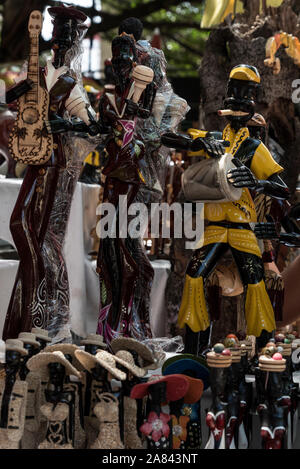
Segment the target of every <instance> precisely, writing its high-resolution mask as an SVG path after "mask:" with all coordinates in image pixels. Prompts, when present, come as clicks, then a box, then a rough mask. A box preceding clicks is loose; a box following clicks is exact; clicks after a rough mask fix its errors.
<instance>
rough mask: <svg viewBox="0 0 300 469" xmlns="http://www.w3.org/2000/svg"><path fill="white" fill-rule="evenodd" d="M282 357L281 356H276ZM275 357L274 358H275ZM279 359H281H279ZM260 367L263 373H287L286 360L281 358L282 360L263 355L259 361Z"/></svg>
mask: <svg viewBox="0 0 300 469" xmlns="http://www.w3.org/2000/svg"><path fill="white" fill-rule="evenodd" d="M275 355H281V354H279V353H278V354H275ZM275 355H273V356H275ZM278 358H279V357H278ZM258 366H259V368H260V369H261V370H262V371H273V372H277V373H279V372H282V371H285V367H286V360H285V359H284V358H282V357H281V359H276V358H275V359H274V358H273V357H270V356H266V355H261V356H260V357H259V360H258Z"/></svg>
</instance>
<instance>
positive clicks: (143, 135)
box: [136, 41, 190, 203]
mask: <svg viewBox="0 0 300 469" xmlns="http://www.w3.org/2000/svg"><path fill="white" fill-rule="evenodd" d="M137 49H138V51H139V55H141V56H142V57H143V62H142V63H143V65H146V66H148V67H150V68H152V70H153V71H154V83H155V85H156V96H155V99H154V102H153V108H152V112H151V115H150V117H149V118H148V119H142V118H138V120H137V125H136V135H137V138H138V139H139V140H141V141H142V142H143V143H144V145H145V155H144V157H143V162H141V167H140V170H141V173H142V175H143V177H144V179H145V181H146V187H143V188H142V189H141V190H140V191H139V193H138V195H137V200H138V201H139V202H146V203H147V201H149V202H159V201H160V200H161V198H162V195H163V192H164V188H165V180H166V173H167V167H168V164H169V154H170V151H169V149H168V148H166V147H164V146H162V145H161V143H160V138H161V135H162V134H164V133H165V132H171V131H175V130H176V129H177V127H178V125H179V123H180V122H181V121H182V120H183V119H184V117H185V115H186V114H187V112H188V111H189V109H190V108H189V106H188V104H187V102H186V101H185V100H184V99H182V98H180V97H179V96H178V95H176V94H175V93H174V91H173V88H172V86H171V84H170V83H169V81H168V79H167V75H166V67H167V62H166V59H165V56H164V53H163V51H161V50H159V49H156V48H153V47H151V45H150V44H149V42H148V41H138V42H137ZM147 191H148V194H147Z"/></svg>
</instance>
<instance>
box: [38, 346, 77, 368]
mask: <svg viewBox="0 0 300 469" xmlns="http://www.w3.org/2000/svg"><path fill="white" fill-rule="evenodd" d="M75 350H79V347H78V345H75V344H53V345H47V347H45V348H44V349H43V350H41V352H42V353H45V352H46V353H49V352H62V353H63V354H64V355H71V357H72V358H73V360H72V365H73V366H75V368H77V370H80V371H82V370H83V367H82V365H81V363H80V362H79V361H78V360H77V358H76V356H75Z"/></svg>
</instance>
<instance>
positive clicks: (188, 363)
mask: <svg viewBox="0 0 300 469" xmlns="http://www.w3.org/2000/svg"><path fill="white" fill-rule="evenodd" d="M188 371H192V372H193V375H194V376H193V378H196V379H201V380H202V381H203V386H204V390H205V389H207V388H208V387H209V369H208V368H207V364H206V361H205V359H204V358H202V357H197V356H196V355H192V354H189V353H184V354H179V355H175V356H174V357H171V358H169V359H168V360H166V361H165V363H164V364H163V366H162V374H163V375H172V374H183V375H185V374H186V372H188Z"/></svg>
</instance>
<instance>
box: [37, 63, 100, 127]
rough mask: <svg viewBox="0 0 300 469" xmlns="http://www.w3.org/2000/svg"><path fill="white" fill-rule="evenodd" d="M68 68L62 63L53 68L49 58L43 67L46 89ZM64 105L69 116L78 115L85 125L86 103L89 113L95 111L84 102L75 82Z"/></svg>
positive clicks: (86, 118)
mask: <svg viewBox="0 0 300 469" xmlns="http://www.w3.org/2000/svg"><path fill="white" fill-rule="evenodd" d="M68 70H69V68H68V67H67V66H66V65H63V66H62V67H59V68H55V67H54V65H53V63H52V61H51V59H50V60H48V61H47V65H46V69H45V80H46V86H47V90H48V91H50V90H51V88H52V87H53V86H54V85H55V83H56V82H57V80H58V79H59V77H60V76H61V75H63V74H64V73H66V72H67V71H68ZM65 105H66V109H67V111H68V113H69V114H70V116H74V117H78V118H79V119H82V120H83V121H84V122H85V123H86V124H87V125H89V124H90V119H89V116H88V113H87V109H86V107H87V105H88V107H89V110H90V112H91V114H92V115H94V114H95V113H94V111H93V109H92V108H91V107H90V106H89V103H87V102H86V100H85V98H84V96H83V93H82V91H81V89H80V87H79V86H78V84H76V85H75V86H74V88H73V89H72V91H71V93H70V96H69V97H68V99H67V100H66V102H65Z"/></svg>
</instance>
